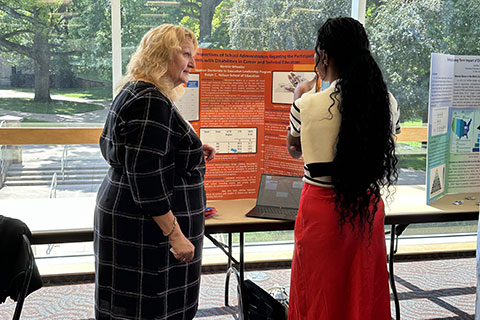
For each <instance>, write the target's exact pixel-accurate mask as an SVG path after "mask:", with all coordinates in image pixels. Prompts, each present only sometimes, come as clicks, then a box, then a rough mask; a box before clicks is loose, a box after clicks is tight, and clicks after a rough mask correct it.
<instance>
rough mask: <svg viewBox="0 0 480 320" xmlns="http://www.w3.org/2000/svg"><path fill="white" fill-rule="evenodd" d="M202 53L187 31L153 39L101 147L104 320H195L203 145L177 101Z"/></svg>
mask: <svg viewBox="0 0 480 320" xmlns="http://www.w3.org/2000/svg"><path fill="white" fill-rule="evenodd" d="M197 49H198V43H197V39H196V38H195V35H194V34H193V33H192V32H191V31H190V30H188V29H186V28H184V27H182V26H175V25H161V26H159V27H157V28H155V29H152V30H150V31H149V32H147V34H145V36H144V37H143V39H142V40H141V42H140V45H139V46H138V48H137V50H136V52H135V53H134V55H133V56H132V58H131V60H130V63H129V65H128V72H127V75H126V77H125V78H124V80H123V82H122V84H121V86H120V90H119V92H118V94H117V96H116V97H115V99H114V101H113V103H112V106H111V109H110V112H109V114H108V117H107V120H106V123H105V127H104V130H103V133H102V136H101V138H100V148H101V150H102V154H103V157H104V158H105V160H106V161H107V162H108V163H109V165H110V169H109V171H108V174H107V176H106V178H105V180H104V182H103V183H102V185H101V187H100V189H99V191H98V196H97V206H96V210H95V235H94V248H95V267H96V289H95V313H96V319H142V320H146V319H193V317H194V316H195V313H196V312H197V305H198V294H199V286H200V271H201V259H202V245H203V234H204V211H205V204H206V202H205V190H204V183H203V182H204V173H205V159H206V160H211V159H213V157H214V156H215V150H214V149H213V148H212V147H210V146H208V145H202V143H201V141H200V139H199V137H198V136H197V134H196V133H195V131H194V130H193V129H192V127H191V126H190V124H189V123H188V122H187V121H185V120H184V119H183V118H182V116H181V115H180V113H179V112H178V110H177V108H176V107H175V105H174V103H173V101H174V100H175V99H176V98H178V97H179V96H180V95H181V94H182V90H183V86H182V85H183V84H185V83H187V81H188V76H189V72H190V70H191V69H192V68H194V67H195V61H194V59H193V56H194V55H195V53H196V51H197Z"/></svg>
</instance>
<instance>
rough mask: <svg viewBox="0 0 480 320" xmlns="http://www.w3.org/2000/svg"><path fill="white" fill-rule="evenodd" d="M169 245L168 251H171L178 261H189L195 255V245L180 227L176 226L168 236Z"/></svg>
mask: <svg viewBox="0 0 480 320" xmlns="http://www.w3.org/2000/svg"><path fill="white" fill-rule="evenodd" d="M168 240H169V242H170V245H171V246H172V248H170V251H171V252H172V253H173V256H174V257H175V259H177V260H178V261H180V262H185V263H187V262H190V261H192V259H193V256H194V255H195V247H194V246H193V244H192V243H191V242H190V240H188V239H187V238H186V237H185V236H184V235H183V232H182V230H180V227H179V226H177V229H176V230H175V231H174V232H173V233H172V234H171V235H170V237H169V238H168Z"/></svg>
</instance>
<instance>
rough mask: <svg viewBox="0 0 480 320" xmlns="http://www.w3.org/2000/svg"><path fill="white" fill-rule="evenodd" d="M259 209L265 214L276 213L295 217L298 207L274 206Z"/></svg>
mask: <svg viewBox="0 0 480 320" xmlns="http://www.w3.org/2000/svg"><path fill="white" fill-rule="evenodd" d="M257 209H258V211H259V212H260V213H261V214H262V215H264V214H269V215H270V214H274V215H278V216H279V217H280V216H291V217H295V216H296V215H297V210H296V209H287V208H274V207H259V208H257Z"/></svg>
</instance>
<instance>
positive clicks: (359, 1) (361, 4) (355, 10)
mask: <svg viewBox="0 0 480 320" xmlns="http://www.w3.org/2000/svg"><path fill="white" fill-rule="evenodd" d="M366 10H367V0H352V18H354V19H357V20H358V21H360V22H361V23H362V24H365V12H366Z"/></svg>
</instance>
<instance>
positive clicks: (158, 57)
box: [116, 24, 198, 100]
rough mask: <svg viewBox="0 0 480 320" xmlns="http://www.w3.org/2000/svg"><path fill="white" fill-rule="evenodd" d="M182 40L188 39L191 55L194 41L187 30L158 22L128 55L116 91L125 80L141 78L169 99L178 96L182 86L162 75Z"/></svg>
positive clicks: (195, 46) (192, 35)
mask: <svg viewBox="0 0 480 320" xmlns="http://www.w3.org/2000/svg"><path fill="white" fill-rule="evenodd" d="M186 39H190V40H191V41H192V43H193V48H194V54H195V53H196V52H197V50H198V41H197V38H196V37H195V34H194V33H193V32H192V31H191V30H189V29H187V28H185V27H183V26H178V25H173V24H162V25H160V26H158V27H156V28H153V29H151V30H149V31H148V32H147V33H146V34H145V35H144V36H143V38H142V40H141V41H140V44H139V45H138V47H137V50H136V51H135V53H134V54H133V55H132V57H131V58H130V62H129V63H128V66H127V74H126V75H125V76H124V77H123V79H122V81H121V82H120V84H119V85H118V86H117V88H116V93H118V92H120V90H121V89H122V88H123V86H124V85H125V84H126V83H127V82H133V81H138V80H145V81H148V82H151V83H153V84H154V85H155V86H156V87H157V88H158V90H160V92H162V93H163V94H164V95H165V96H167V97H168V98H169V99H171V100H175V99H177V98H179V97H181V96H182V94H183V92H184V87H183V85H178V86H176V87H174V86H173V83H172V81H171V80H170V79H169V78H168V77H166V76H165V74H166V73H167V70H168V65H169V63H170V62H171V61H172V60H173V58H174V56H175V54H177V53H178V51H179V50H181V49H182V48H181V45H182V43H183V42H184V41H185V40H186Z"/></svg>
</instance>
